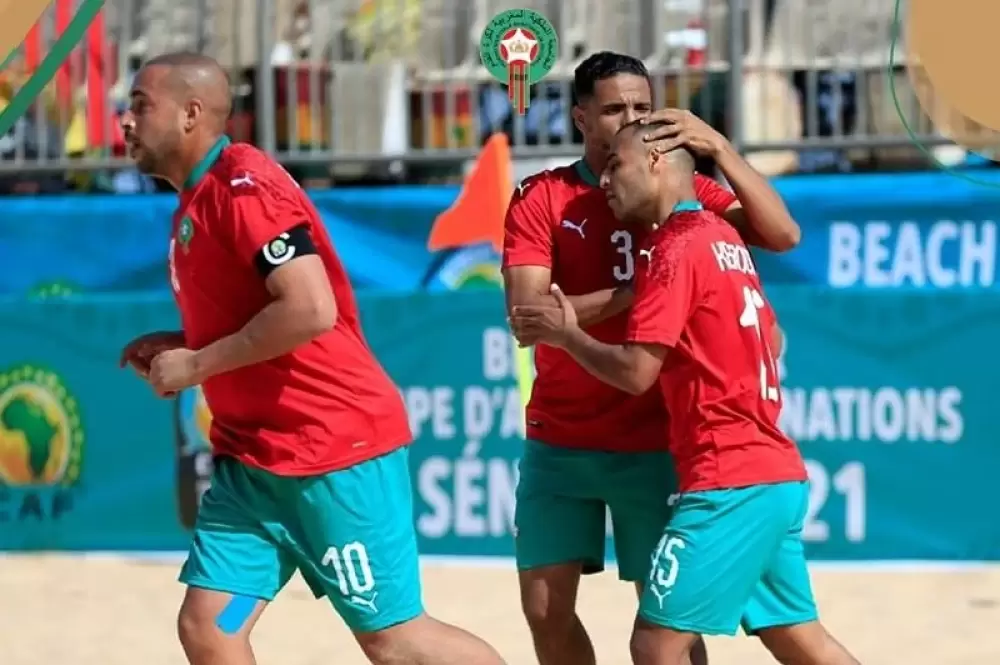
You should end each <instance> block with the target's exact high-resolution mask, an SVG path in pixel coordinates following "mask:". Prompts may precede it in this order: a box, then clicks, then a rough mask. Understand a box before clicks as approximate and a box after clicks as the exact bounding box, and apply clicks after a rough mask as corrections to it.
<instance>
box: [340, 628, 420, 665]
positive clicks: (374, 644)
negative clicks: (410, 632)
mask: <svg viewBox="0 0 1000 665" xmlns="http://www.w3.org/2000/svg"><path fill="white" fill-rule="evenodd" d="M355 637H356V638H357V640H358V645H359V646H360V647H361V650H362V651H363V652H364V654H365V657H367V658H368V661H369V662H371V663H372V665H411V664H412V663H415V662H416V659H415V658H413V657H412V652H413V649H412V648H411V646H410V645H409V644H408V643H407V641H406V640H405V639H404V638H403V636H402V635H400V634H399V633H398V632H397V631H392V630H380V631H378V632H375V633H363V634H357V635H355Z"/></svg>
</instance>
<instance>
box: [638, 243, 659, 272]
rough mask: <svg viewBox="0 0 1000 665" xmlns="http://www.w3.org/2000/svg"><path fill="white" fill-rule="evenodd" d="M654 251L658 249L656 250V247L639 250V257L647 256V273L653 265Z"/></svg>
mask: <svg viewBox="0 0 1000 665" xmlns="http://www.w3.org/2000/svg"><path fill="white" fill-rule="evenodd" d="M654 249H656V248H655V247H650V248H649V249H640V250H639V256H645V257H646V270H647V271H648V270H649V268H650V267H651V266H652V265H653V250H654Z"/></svg>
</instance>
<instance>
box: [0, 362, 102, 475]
mask: <svg viewBox="0 0 1000 665" xmlns="http://www.w3.org/2000/svg"><path fill="white" fill-rule="evenodd" d="M83 438H84V437H83V428H82V427H81V426H80V417H79V413H78V410H77V404H76V400H75V399H74V398H73V397H72V396H71V395H70V394H69V393H68V392H67V390H66V388H65V386H63V384H62V382H61V381H60V379H59V377H58V376H57V375H55V374H53V373H52V372H48V371H46V370H43V369H38V368H36V367H31V366H28V365H25V366H21V367H16V368H14V369H11V370H8V371H6V372H3V373H0V485H7V486H39V485H46V486H62V487H69V486H71V485H74V484H75V483H76V481H77V479H78V478H79V475H80V462H81V459H82V453H83Z"/></svg>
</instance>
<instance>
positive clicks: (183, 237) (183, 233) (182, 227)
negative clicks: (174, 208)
mask: <svg viewBox="0 0 1000 665" xmlns="http://www.w3.org/2000/svg"><path fill="white" fill-rule="evenodd" d="M193 237H194V222H192V221H191V218H190V217H185V218H184V219H182V220H181V223H180V224H178V225H177V242H178V243H180V245H181V247H182V248H183V249H184V251H187V248H188V245H189V244H191V238H193Z"/></svg>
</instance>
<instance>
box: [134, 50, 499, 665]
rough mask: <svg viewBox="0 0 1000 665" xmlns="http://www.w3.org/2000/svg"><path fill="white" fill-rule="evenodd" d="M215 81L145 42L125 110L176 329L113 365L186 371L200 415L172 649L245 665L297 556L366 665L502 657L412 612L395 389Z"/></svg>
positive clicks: (407, 436) (302, 209)
mask: <svg viewBox="0 0 1000 665" xmlns="http://www.w3.org/2000/svg"><path fill="white" fill-rule="evenodd" d="M229 90H230V86H229V82H228V80H227V77H226V75H225V73H224V72H223V71H222V70H221V68H220V67H219V65H218V63H216V62H215V61H213V60H212V59H210V58H208V57H206V56H202V55H198V54H189V53H175V54H167V55H163V56H159V57H157V58H154V59H152V60H150V61H149V62H148V63H147V64H146V65H145V66H144V67H143V68H142V70H141V71H140V72H139V73H138V74H137V76H136V78H135V81H134V84H133V87H132V91H131V95H130V96H131V100H132V104H131V108H130V110H129V111H128V113H126V115H125V117H124V119H123V128H124V130H125V135H126V139H127V141H128V144H129V148H130V153H131V155H132V157H133V158H134V159H135V160H136V162H137V164H138V166H139V167H140V169H141V170H143V171H145V172H147V173H152V174H155V175H157V176H160V177H162V178H164V179H166V180H168V181H169V182H171V183H172V184H173V185H174V186H175V187H176V188H177V189H178V191H179V192H180V197H179V201H178V207H177V211H176V213H175V214H174V218H173V225H172V232H171V236H170V240H169V260H168V263H169V266H168V267H169V279H170V284H171V288H172V291H173V295H174V298H175V300H176V302H177V307H178V309H179V311H180V319H181V323H182V326H183V330H181V331H176V332H168V333H151V334H149V335H144V336H143V337H140V338H139V339H137V340H133V341H132V342H131V343H130V344H129V345H128V346H127V347H126V349H125V351H124V353H123V362H125V363H128V364H131V365H132V366H134V367H136V368H137V369H138V370H139V372H140V374H141V375H142V376H143V377H144V378H145V379H147V380H148V382H149V383H150V384H151V385H152V387H153V389H154V390H155V391H156V392H157V393H158V394H159V395H161V396H164V397H168V396H171V395H173V394H175V393H176V392H177V391H179V390H183V389H186V388H189V387H191V386H193V385H198V384H200V385H202V387H203V389H204V394H205V399H206V401H207V403H208V406H209V408H210V409H211V412H212V415H213V420H212V426H211V433H210V438H211V442H212V446H213V449H214V452H215V453H216V458H215V471H214V475H213V477H212V482H211V487H210V488H209V489H208V491H207V492H206V493H205V495H204V497H203V498H202V501H201V506H200V509H199V513H198V517H197V521H196V524H195V528H194V538H193V542H192V543H191V550H190V553H189V555H188V559H187V561H186V563H185V564H184V568H183V570H182V571H181V575H180V578H181V581H182V582H184V583H185V584H186V585H187V586H188V590H187V594H186V596H185V600H184V604H183V606H182V608H181V613H180V620H179V625H180V637H181V643H182V645H183V646H184V650H185V652H186V654H187V656H188V659H189V661H190V662H191V663H192V665H210V664H215V663H227V665H252V664H253V663H254V662H255V661H254V657H253V653H252V651H251V649H250V643H249V636H250V631H251V630H252V628H253V626H254V624H255V622H256V620H257V618H258V617H259V616H260V614H261V613H262V612H263V611H264V609H265V608H266V606H267V603H268V602H270V601H271V600H272V599H273V598H274V597H275V595H277V594H278V592H279V591H280V590H281V589H282V588H283V587H284V586H285V584H287V583H288V581H289V579H290V578H291V577H292V575H293V573H295V572H296V571H298V572H300V573H301V574H302V577H303V578H304V579H305V581H306V583H307V584H308V585H309V587H310V588H311V589H312V591H313V593H314V594H315V595H316V596H317V597H322V596H326V597H327V598H329V599H330V601H331V602H332V603H333V606H334V607H335V608H336V610H337V612H338V613H339V614H340V616H341V617H342V618H343V619H344V621H345V623H346V624H347V625H348V626H349V627H350V629H351V630H352V632H353V633H354V635H355V638H356V639H357V641H358V643H359V644H360V646H361V648H362V650H363V651H364V652H365V654H366V655H367V656H368V658H369V660H371V661H372V662H373V663H375V664H376V665H389V664H396V663H406V664H413V665H417V664H418V663H426V662H434V663H442V664H451V663H453V664H455V665H500V664H502V660H501V659H500V657H499V656H498V655H497V654H496V652H495V651H493V650H492V649H491V648H490V647H489V646H488V645H486V644H485V643H484V642H482V641H481V640H479V639H478V638H475V637H474V636H472V635H470V634H468V633H466V632H464V631H461V630H459V629H457V628H454V627H452V626H448V625H446V624H443V623H441V622H438V621H435V620H433V619H431V618H430V617H428V616H427V615H426V614H425V613H424V609H423V601H422V597H421V585H420V571H419V559H418V551H417V536H416V531H415V527H414V522H413V502H412V492H411V485H410V469H409V463H408V445H409V443H410V442H411V440H412V435H411V432H410V427H409V422H408V418H407V414H406V411H405V408H404V406H403V401H402V396H401V395H400V392H399V390H398V388H397V387H396V386H395V385H394V384H393V382H392V381H391V380H390V378H389V376H388V375H387V374H386V372H385V371H384V370H383V369H382V367H381V366H380V364H379V363H378V361H377V360H376V358H375V356H374V355H373V354H372V351H371V349H369V347H368V344H367V342H366V341H365V338H364V335H363V333H362V330H361V322H360V318H359V313H358V306H357V303H356V302H355V298H354V293H353V291H352V289H351V285H350V283H349V281H348V278H347V274H346V271H345V269H344V266H343V265H342V264H341V262H340V259H339V258H338V257H337V254H336V253H335V252H334V248H333V244H332V242H331V240H330V238H329V236H328V234H327V231H326V229H325V227H324V225H323V222H322V219H321V218H320V216H319V214H318V212H317V211H316V209H315V208H314V207H313V205H312V203H311V202H310V201H309V198H308V197H307V196H306V194H305V192H304V191H303V190H302V189H301V188H300V187H299V186H298V185H297V184H296V183H295V182H294V181H293V180H292V178H291V176H289V174H288V173H287V172H286V171H285V170H284V169H283V168H282V167H281V166H280V165H279V164H277V163H276V162H275V161H274V160H273V159H271V158H270V157H269V156H267V155H266V154H264V153H263V152H262V151H260V150H259V149H257V148H255V147H253V146H251V145H248V144H240V143H232V142H231V141H230V140H229V139H228V138H227V137H226V136H225V135H224V131H225V126H226V118H227V116H228V114H229V111H230V108H231V99H230V97H229V94H230V93H229Z"/></svg>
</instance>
